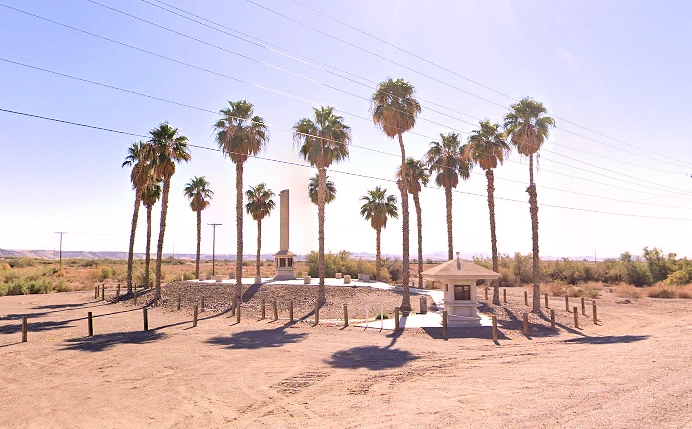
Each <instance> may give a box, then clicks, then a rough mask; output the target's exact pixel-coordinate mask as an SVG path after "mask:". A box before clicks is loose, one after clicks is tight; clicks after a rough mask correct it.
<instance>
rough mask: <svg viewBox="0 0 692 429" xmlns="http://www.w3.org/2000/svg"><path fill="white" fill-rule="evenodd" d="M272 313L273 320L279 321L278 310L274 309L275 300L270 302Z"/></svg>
mask: <svg viewBox="0 0 692 429" xmlns="http://www.w3.org/2000/svg"><path fill="white" fill-rule="evenodd" d="M272 312H274V320H275V321H276V320H279V310H277V308H276V300H274V301H272Z"/></svg>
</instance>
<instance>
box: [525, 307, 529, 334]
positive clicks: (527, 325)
mask: <svg viewBox="0 0 692 429" xmlns="http://www.w3.org/2000/svg"><path fill="white" fill-rule="evenodd" d="M524 335H526V336H527V337H528V336H529V313H524Z"/></svg>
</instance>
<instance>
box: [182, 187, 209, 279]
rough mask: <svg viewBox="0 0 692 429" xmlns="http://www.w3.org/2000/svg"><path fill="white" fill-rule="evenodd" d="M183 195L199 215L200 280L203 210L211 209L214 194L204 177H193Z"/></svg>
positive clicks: (196, 265)
mask: <svg viewBox="0 0 692 429" xmlns="http://www.w3.org/2000/svg"><path fill="white" fill-rule="evenodd" d="M183 193H184V194H185V196H186V197H187V199H188V200H190V208H191V209H192V211H193V212H195V213H197V257H196V258H195V277H196V278H199V248H200V244H201V243H202V210H204V209H206V208H207V207H209V204H210V203H211V199H212V198H214V192H213V191H212V190H211V189H209V182H208V181H207V179H206V178H205V177H204V176H202V177H197V176H195V177H193V178H192V179H190V181H189V182H188V183H186V184H185V188H184V189H183Z"/></svg>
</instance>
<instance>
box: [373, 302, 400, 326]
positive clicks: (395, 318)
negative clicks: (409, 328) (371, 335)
mask: <svg viewBox="0 0 692 429" xmlns="http://www.w3.org/2000/svg"><path fill="white" fill-rule="evenodd" d="M366 322H367V321H366ZM398 330H399V307H394V332H396V331H398Z"/></svg>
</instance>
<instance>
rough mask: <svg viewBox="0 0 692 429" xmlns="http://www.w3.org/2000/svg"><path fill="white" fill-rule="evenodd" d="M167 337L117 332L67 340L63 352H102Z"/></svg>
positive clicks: (155, 334) (155, 333) (153, 334)
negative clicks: (121, 345)
mask: <svg viewBox="0 0 692 429" xmlns="http://www.w3.org/2000/svg"><path fill="white" fill-rule="evenodd" d="M166 337H167V335H166V334H164V333H162V332H156V331H140V332H116V333H113V334H103V335H94V336H93V337H82V338H73V339H69V340H65V342H66V343H67V345H65V346H64V347H63V348H62V350H78V351H83V352H101V351H104V350H107V349H109V348H111V347H113V346H116V345H118V344H147V343H151V342H153V341H157V340H162V339H164V338H166Z"/></svg>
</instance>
